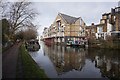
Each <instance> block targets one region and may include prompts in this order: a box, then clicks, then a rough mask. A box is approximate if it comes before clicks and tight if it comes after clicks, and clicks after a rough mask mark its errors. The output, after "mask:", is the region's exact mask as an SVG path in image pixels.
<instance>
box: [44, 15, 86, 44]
mask: <svg viewBox="0 0 120 80" xmlns="http://www.w3.org/2000/svg"><path fill="white" fill-rule="evenodd" d="M47 31H48V32H47V34H48V36H47V38H46V40H48V39H49V40H50V42H52V43H63V44H66V43H70V42H72V43H78V42H79V41H80V40H84V39H85V22H84V21H83V20H82V18H81V17H79V18H76V17H72V16H69V15H66V14H62V13H58V15H57V17H56V19H55V20H54V22H53V24H51V26H50V27H49V28H48V30H47ZM43 33H46V30H44V32H43ZM43 35H45V34H43Z"/></svg>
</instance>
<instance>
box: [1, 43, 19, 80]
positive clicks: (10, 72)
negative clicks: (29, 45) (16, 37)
mask: <svg viewBox="0 0 120 80" xmlns="http://www.w3.org/2000/svg"><path fill="white" fill-rule="evenodd" d="M20 44H21V43H19V44H15V45H14V46H12V47H11V48H10V49H8V50H7V51H5V52H4V53H3V54H2V78H16V66H17V58H18V51H19V46H20Z"/></svg>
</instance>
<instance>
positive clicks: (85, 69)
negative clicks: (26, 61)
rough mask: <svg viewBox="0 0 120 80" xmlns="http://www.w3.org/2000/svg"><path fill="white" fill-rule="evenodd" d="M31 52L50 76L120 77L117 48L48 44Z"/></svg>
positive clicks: (119, 58)
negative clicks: (106, 48) (87, 47)
mask: <svg viewBox="0 0 120 80" xmlns="http://www.w3.org/2000/svg"><path fill="white" fill-rule="evenodd" d="M41 46H42V47H41V49H40V50H39V51H38V52H35V53H33V52H32V53H30V55H31V56H32V57H33V59H34V60H35V61H36V62H37V63H38V65H40V66H41V67H42V68H43V69H44V70H45V72H46V74H47V75H48V76H49V77H50V78H54V77H58V78H109V79H110V78H119V79H120V54H119V51H117V50H104V49H84V48H77V47H76V48H75V47H74V48H73V47H65V46H57V45H52V46H47V45H45V44H44V43H43V42H41Z"/></svg>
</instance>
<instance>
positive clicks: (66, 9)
mask: <svg viewBox="0 0 120 80" xmlns="http://www.w3.org/2000/svg"><path fill="white" fill-rule="evenodd" d="M117 5H118V3H117V2H34V6H33V7H34V8H35V9H36V10H37V12H39V13H40V15H38V16H37V18H36V19H35V20H34V23H35V24H37V25H40V26H39V30H38V32H39V34H41V33H42V31H43V29H44V27H49V26H50V25H51V24H52V23H53V21H54V20H55V18H56V16H57V14H58V12H61V13H64V14H67V15H70V16H74V17H82V19H83V20H84V22H85V23H86V24H87V25H90V24H91V23H96V24H97V23H99V21H100V19H101V17H102V14H104V13H108V12H110V11H111V8H115V7H116V6H117Z"/></svg>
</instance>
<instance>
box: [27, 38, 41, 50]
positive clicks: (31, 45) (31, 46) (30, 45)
mask: <svg viewBox="0 0 120 80" xmlns="http://www.w3.org/2000/svg"><path fill="white" fill-rule="evenodd" d="M26 48H27V50H28V51H38V50H39V49H40V45H39V43H38V40H35V39H31V40H29V41H27V42H26Z"/></svg>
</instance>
